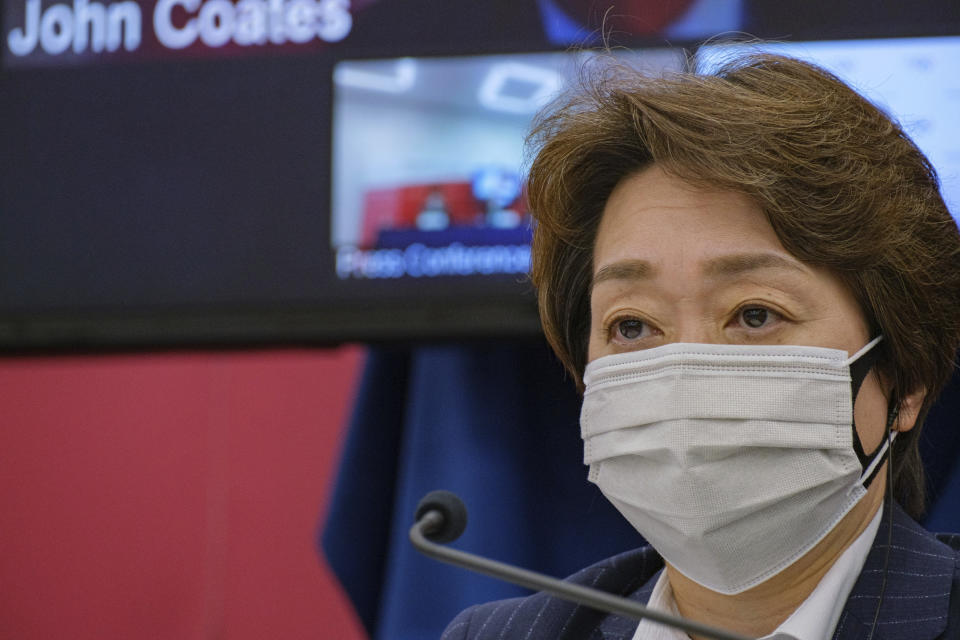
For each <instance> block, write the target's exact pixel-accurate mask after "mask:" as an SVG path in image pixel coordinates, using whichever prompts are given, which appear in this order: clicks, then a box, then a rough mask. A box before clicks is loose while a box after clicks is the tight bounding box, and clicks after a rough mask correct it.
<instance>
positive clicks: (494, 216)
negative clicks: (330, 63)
mask: <svg viewBox="0 0 960 640" xmlns="http://www.w3.org/2000/svg"><path fill="white" fill-rule="evenodd" d="M583 55H585V54H572V53H545V54H517V55H497V56H472V57H460V58H400V59H390V60H362V61H360V60H348V61H343V62H340V63H338V64H337V66H336V68H335V69H334V78H333V80H334V106H333V150H332V171H333V185H332V187H333V188H332V203H331V242H332V245H333V250H334V252H335V254H336V265H337V276H338V277H339V278H341V279H352V278H364V279H367V278H375V279H379V278H397V277H404V276H406V277H413V278H419V277H437V276H451V277H457V276H461V277H462V276H477V275H497V274H512V275H514V276H516V274H525V273H526V272H527V270H528V268H529V263H530V246H529V243H530V233H531V232H530V218H529V212H528V211H527V209H526V206H525V199H524V197H523V188H524V179H523V174H522V171H523V167H522V165H523V147H524V137H525V136H526V134H527V131H528V130H529V128H530V125H531V122H532V119H533V116H534V115H535V114H536V112H537V111H538V110H540V109H541V108H542V107H543V106H544V105H545V104H546V103H547V102H548V101H549V100H551V99H552V98H554V97H556V96H557V95H558V93H559V92H560V91H562V90H563V89H564V87H565V86H567V84H568V83H569V82H571V81H573V80H574V79H575V78H576V77H577V73H578V70H579V69H580V68H581V67H582V65H583V64H584V63H585V62H586V61H585V60H584V58H583ZM621 55H623V56H624V57H626V58H628V60H627V61H628V62H630V63H631V64H633V65H636V66H641V67H643V68H650V69H652V70H654V71H656V70H658V69H666V68H670V69H679V68H680V66H681V64H682V61H683V58H682V56H681V54H680V53H679V52H677V51H668V50H646V51H635V52H630V53H625V54H621Z"/></svg>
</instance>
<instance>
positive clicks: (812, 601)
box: [633, 509, 883, 640]
mask: <svg viewBox="0 0 960 640" xmlns="http://www.w3.org/2000/svg"><path fill="white" fill-rule="evenodd" d="M882 513H883V509H878V510H877V514H876V515H875V516H874V517H873V520H872V521H871V522H870V524H869V525H867V528H866V529H864V530H863V533H861V534H860V535H859V536H858V537H857V539H856V540H854V541H853V543H852V544H851V545H850V546H849V547H847V549H846V551H844V552H843V553H842V554H840V557H839V558H837V561H836V562H834V563H833V566H832V567H830V569H829V571H827V573H826V574H825V575H824V576H823V578H822V579H821V580H820V582H819V583H818V584H817V586H816V588H815V589H814V590H813V592H811V593H810V595H809V596H807V599H806V600H804V601H803V603H802V604H801V605H800V606H799V607H798V608H797V609H796V611H794V612H793V613H792V614H790V617H789V618H787V619H786V620H784V621H783V622H782V623H781V624H780V626H779V627H777V628H776V629H774V631H773V633H770V634H768V635H765V636H763V637H762V638H759V639H758V640H822V639H823V638H829V637H831V636H832V635H833V630H834V628H835V627H836V626H837V621H839V620H840V614H841V613H842V612H843V606H844V605H845V604H846V602H847V597H848V596H849V595H850V591H852V590H853V585H854V583H855V582H856V581H857V578H858V577H859V576H860V571H861V570H862V569H863V564H864V562H866V560H867V554H869V553H870V548H871V547H872V546H873V540H874V538H876V537H877V530H878V529H879V528H880V517H881V514H882ZM647 607H649V608H650V609H655V610H657V611H663V612H665V613H671V614H673V615H680V613H679V612H678V611H677V603H676V601H675V600H674V599H673V588H672V587H671V586H670V580H669V579H668V578H667V572H666V571H663V572H662V573H661V574H660V577H659V578H658V579H657V584H656V585H654V587H653V592H652V593H651V594H650V600H649V602H648V603H647ZM633 640H689V636H687V634H685V633H684V632H683V631H680V630H679V629H674V628H673V627H668V626H666V625H662V624H657V623H656V622H652V621H650V620H641V621H640V626H638V627H637V631H636V633H634V634H633Z"/></svg>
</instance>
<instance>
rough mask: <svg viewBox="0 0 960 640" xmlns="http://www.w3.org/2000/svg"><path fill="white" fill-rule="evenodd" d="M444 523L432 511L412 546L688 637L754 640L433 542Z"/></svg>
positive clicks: (423, 519)
mask: <svg viewBox="0 0 960 640" xmlns="http://www.w3.org/2000/svg"><path fill="white" fill-rule="evenodd" d="M443 520H444V518H443V515H442V514H441V513H440V512H438V511H428V512H427V513H425V514H424V515H423V516H422V517H421V518H420V520H418V521H417V522H415V523H414V525H413V526H412V527H411V528H410V542H411V543H412V544H413V546H414V547H415V548H416V549H417V550H418V551H420V552H421V553H423V554H424V555H427V556H429V557H431V558H434V559H435V560H440V561H441V562H446V563H448V564H452V565H456V566H459V567H466V568H468V569H471V570H473V571H476V572H478V573H482V574H484V575H488V576H491V577H494V578H500V579H503V580H507V581H508V582H512V583H514V584H518V585H520V586H523V587H527V588H528V589H533V590H534V591H546V592H548V593H552V594H553V595H556V596H559V597H560V598H563V599H564V600H572V601H573V602H577V603H580V604H584V605H587V606H589V607H592V608H594V609H599V610H601V611H608V612H611V613H616V614H619V615H622V616H626V617H628V618H632V619H634V620H643V619H644V618H648V619H650V620H652V621H653V622H658V623H660V624H665V625H667V626H670V627H675V628H677V629H682V630H683V631H686V632H687V633H693V634H698V635H701V636H706V637H709V638H715V639H716V640H750V639H749V638H747V637H746V636H741V635H739V634H736V633H732V632H730V631H725V630H723V629H717V628H715V627H711V626H708V625H705V624H701V623H699V622H695V621H693V620H687V619H685V618H679V617H677V616H673V615H670V614H668V613H663V612H661V611H655V610H652V609H648V608H647V607H645V606H643V605H641V604H639V603H636V602H633V601H632V600H628V599H626V598H622V597H620V596H615V595H613V594H609V593H606V592H603V591H599V590H597V589H591V588H589V587H584V586H582V585H578V584H573V583H570V582H563V581H562V580H558V579H556V578H551V577H549V576H545V575H543V574H540V573H536V572H533V571H528V570H527V569H521V568H520V567H514V566H513V565H509V564H505V563H503V562H498V561H496V560H491V559H489V558H483V557H481V556H477V555H474V554H472V553H467V552H465V551H460V550H459V549H453V548H450V547H445V546H443V545H439V544H436V543H434V542H431V541H430V540H428V539H427V538H426V537H425V535H424V532H425V531H426V532H428V533H429V532H430V531H432V530H436V528H437V527H439V526H442V523H443Z"/></svg>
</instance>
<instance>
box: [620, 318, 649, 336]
mask: <svg viewBox="0 0 960 640" xmlns="http://www.w3.org/2000/svg"><path fill="white" fill-rule="evenodd" d="M643 328H644V324H643V321H642V320H621V321H620V322H618V323H617V333H619V334H620V335H621V336H622V337H624V338H626V339H627V340H636V339H637V338H639V337H640V336H641V335H643Z"/></svg>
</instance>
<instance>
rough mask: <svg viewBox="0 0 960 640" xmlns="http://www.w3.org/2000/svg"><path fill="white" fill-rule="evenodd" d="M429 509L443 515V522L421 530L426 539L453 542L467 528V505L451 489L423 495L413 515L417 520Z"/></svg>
mask: <svg viewBox="0 0 960 640" xmlns="http://www.w3.org/2000/svg"><path fill="white" fill-rule="evenodd" d="M429 511H436V512H438V513H439V514H440V515H441V516H443V522H441V523H440V524H439V525H438V526H436V527H434V528H432V529H431V530H430V531H424V532H423V535H424V537H426V538H427V539H428V540H432V541H433V542H440V543H447V542H453V541H454V540H456V539H457V538H459V537H460V535H461V534H462V533H463V530H464V529H466V528H467V507H466V505H464V504H463V500H461V499H460V498H459V497H458V496H457V494H455V493H453V492H451V491H444V490H443V489H440V490H437V491H431V492H430V493H428V494H427V495H425V496H424V497H423V499H421V500H420V503H419V504H418V505H417V512H416V515H415V516H414V517H415V519H416V520H417V521H419V520H420V518H422V517H423V516H424V515H426V514H427V512H429Z"/></svg>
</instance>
